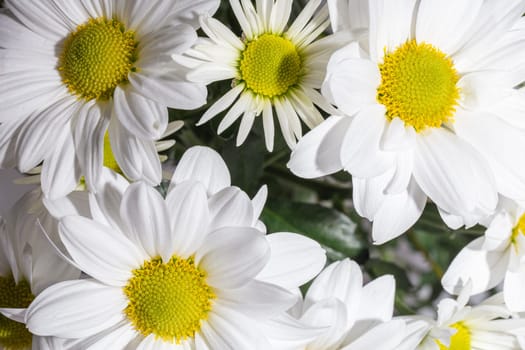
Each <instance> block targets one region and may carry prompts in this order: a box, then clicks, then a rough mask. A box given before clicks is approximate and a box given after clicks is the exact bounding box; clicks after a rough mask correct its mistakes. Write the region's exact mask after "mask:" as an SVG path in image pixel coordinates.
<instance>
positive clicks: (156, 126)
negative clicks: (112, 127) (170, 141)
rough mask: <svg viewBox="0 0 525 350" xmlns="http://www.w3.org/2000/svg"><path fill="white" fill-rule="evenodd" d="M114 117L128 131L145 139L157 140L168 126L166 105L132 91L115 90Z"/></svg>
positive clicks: (118, 88)
mask: <svg viewBox="0 0 525 350" xmlns="http://www.w3.org/2000/svg"><path fill="white" fill-rule="evenodd" d="M113 97H114V104H113V106H114V112H113V113H114V115H115V116H116V117H117V118H119V120H120V122H121V123H122V125H123V126H124V127H125V128H126V129H128V131H129V132H130V133H131V134H133V135H135V136H137V137H140V138H143V139H154V140H157V139H159V138H161V137H162V135H163V133H164V131H165V130H166V127H167V125H168V110H167V108H166V106H165V105H162V104H160V103H157V102H155V101H152V100H150V99H147V98H144V97H143V96H141V95H139V94H137V93H136V92H134V91H133V90H132V89H126V90H124V89H122V88H120V87H117V88H116V89H115V93H114V95H113Z"/></svg>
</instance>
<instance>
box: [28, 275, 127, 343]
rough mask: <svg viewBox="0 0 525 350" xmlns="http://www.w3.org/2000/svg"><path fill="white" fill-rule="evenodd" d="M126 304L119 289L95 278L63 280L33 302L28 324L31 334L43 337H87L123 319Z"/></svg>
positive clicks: (30, 307)
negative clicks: (94, 279)
mask: <svg viewBox="0 0 525 350" xmlns="http://www.w3.org/2000/svg"><path fill="white" fill-rule="evenodd" d="M126 303H127V302H126V300H125V298H124V295H123V294H122V291H121V290H120V289H119V288H111V287H108V286H105V285H103V284H100V283H99V282H96V281H93V280H78V281H67V282H62V283H59V284H55V285H53V286H51V287H49V288H48V289H46V290H45V291H43V292H42V293H41V294H40V295H38V296H37V298H36V299H35V300H34V301H33V302H32V303H31V305H30V306H29V309H28V310H27V316H26V325H27V328H28V329H29V331H30V332H31V333H33V334H37V335H42V336H45V335H54V336H57V337H63V338H82V337H87V336H90V335H93V334H95V333H98V332H100V331H103V330H104V329H106V328H109V327H111V326H113V325H115V324H117V323H118V322H120V321H121V320H122V319H123V318H124V317H125V316H124V313H123V310H124V308H125V307H126Z"/></svg>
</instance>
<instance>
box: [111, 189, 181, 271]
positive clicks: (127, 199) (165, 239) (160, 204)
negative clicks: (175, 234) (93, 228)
mask: <svg viewBox="0 0 525 350" xmlns="http://www.w3.org/2000/svg"><path fill="white" fill-rule="evenodd" d="M120 215H121V217H122V219H123V220H124V221H125V222H126V223H127V224H128V230H129V232H130V236H131V237H133V241H134V242H135V243H137V244H140V245H142V247H143V248H144V250H145V251H146V252H147V253H148V254H149V256H150V257H151V258H154V257H156V256H158V255H159V254H160V255H161V257H162V259H163V260H164V262H167V261H168V260H169V259H170V258H171V256H172V255H173V251H167V250H170V249H169V248H172V247H173V246H172V244H171V242H170V240H171V239H170V236H171V234H172V231H171V225H170V222H169V219H168V218H169V214H168V209H167V207H166V203H165V202H164V199H163V198H162V196H161V195H160V193H159V192H158V191H157V190H155V189H154V188H152V187H150V186H148V185H146V184H145V183H143V182H136V183H134V184H131V185H130V186H129V187H128V188H127V190H126V192H125V193H124V196H123V197H122V203H121V205H120Z"/></svg>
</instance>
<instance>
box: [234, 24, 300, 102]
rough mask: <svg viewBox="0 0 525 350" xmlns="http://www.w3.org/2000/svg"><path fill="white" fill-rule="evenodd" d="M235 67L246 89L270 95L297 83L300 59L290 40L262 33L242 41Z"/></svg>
mask: <svg viewBox="0 0 525 350" xmlns="http://www.w3.org/2000/svg"><path fill="white" fill-rule="evenodd" d="M239 70H240V75H241V81H244V82H245V83H246V87H247V88H248V89H250V90H251V91H253V92H254V93H255V94H258V95H262V96H264V97H268V98H272V97H274V96H280V95H283V94H285V93H286V92H287V91H288V89H290V87H292V86H294V85H295V84H297V83H298V82H299V78H300V74H301V70H302V61H301V56H300V55H299V53H298V52H297V48H296V46H295V45H294V44H293V43H292V42H291V41H290V40H288V39H286V38H283V37H281V36H279V35H275V34H263V35H261V36H259V37H258V38H256V39H254V40H252V41H250V42H248V43H247V44H246V48H245V49H244V51H243V52H242V55H241V60H240V65H239Z"/></svg>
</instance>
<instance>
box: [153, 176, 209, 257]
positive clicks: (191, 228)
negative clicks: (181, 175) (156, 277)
mask: <svg viewBox="0 0 525 350" xmlns="http://www.w3.org/2000/svg"><path fill="white" fill-rule="evenodd" d="M166 205H167V208H168V213H169V215H170V216H171V220H170V222H171V233H169V234H168V237H167V242H166V243H165V246H163V247H160V248H161V249H162V251H163V252H164V254H163V255H165V256H168V255H173V254H177V256H180V257H181V258H187V257H189V256H190V255H193V254H194V253H195V251H196V250H197V249H198V248H199V247H200V246H201V245H202V242H203V241H204V239H205V238H206V235H207V234H208V232H209V224H210V213H209V209H208V197H207V195H206V188H205V187H204V186H203V185H202V183H200V182H192V181H185V182H182V183H180V184H178V185H177V186H175V188H174V189H172V190H171V191H169V193H168V195H167V196H166Z"/></svg>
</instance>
